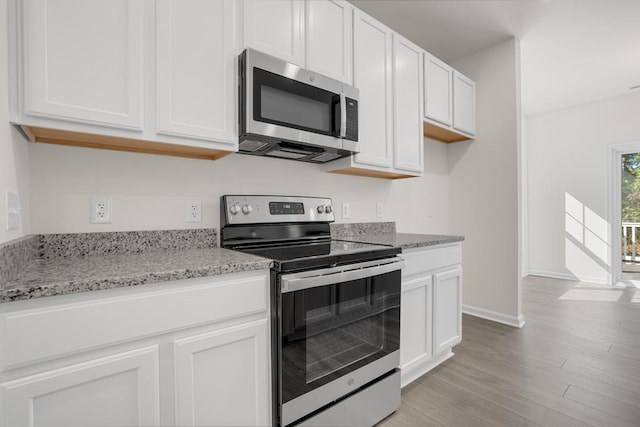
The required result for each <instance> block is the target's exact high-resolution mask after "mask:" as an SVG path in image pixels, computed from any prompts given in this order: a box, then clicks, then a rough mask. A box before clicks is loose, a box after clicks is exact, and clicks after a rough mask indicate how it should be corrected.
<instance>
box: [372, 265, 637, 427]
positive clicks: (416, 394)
mask: <svg viewBox="0 0 640 427" xmlns="http://www.w3.org/2000/svg"><path fill="white" fill-rule="evenodd" d="M522 303H523V314H524V317H525V320H526V322H527V324H526V325H525V326H524V328H522V329H517V328H513V327H509V326H505V325H502V324H499V323H494V322H490V321H487V320H483V319H479V318H476V317H472V316H466V315H465V316H463V324H462V325H463V327H462V343H461V344H459V345H458V346H456V347H455V348H454V353H455V356H454V357H453V358H452V359H449V360H448V361H447V362H445V363H444V364H442V365H441V366H439V367H437V368H435V369H434V370H432V371H431V372H429V373H427V374H426V375H424V376H423V377H421V378H419V379H418V380H416V381H415V382H413V383H411V384H410V385H408V386H407V387H405V388H404V389H403V390H402V406H401V408H400V410H398V411H397V412H396V413H395V414H392V415H391V416H390V417H388V418H387V419H385V420H383V421H382V422H381V423H379V424H378V426H379V427H400V426H431V425H434V426H437V425H445V426H483V425H486V426H525V425H545V426H578V425H592V426H607V427H610V426H640V289H637V290H635V289H629V288H627V289H620V288H611V287H606V286H603V285H593V284H586V283H577V282H570V281H563V280H556V279H547V278H542V277H533V276H531V277H527V278H525V279H524V283H523V290H522Z"/></svg>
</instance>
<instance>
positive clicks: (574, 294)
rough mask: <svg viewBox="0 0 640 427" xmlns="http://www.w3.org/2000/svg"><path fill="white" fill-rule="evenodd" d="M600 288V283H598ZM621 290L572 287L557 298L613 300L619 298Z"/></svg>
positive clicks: (566, 299) (568, 299)
mask: <svg viewBox="0 0 640 427" xmlns="http://www.w3.org/2000/svg"><path fill="white" fill-rule="evenodd" d="M599 287H600V288H602V285H599ZM622 293H623V291H621V290H616V289H591V288H577V287H576V288H574V289H569V290H568V291H567V292H565V293H564V294H563V295H562V296H561V297H560V298H558V299H559V300H565V301H600V302H615V301H618V300H619V299H620V297H621V296H622Z"/></svg>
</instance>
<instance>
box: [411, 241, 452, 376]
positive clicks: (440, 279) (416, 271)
mask: <svg viewBox="0 0 640 427" xmlns="http://www.w3.org/2000/svg"><path fill="white" fill-rule="evenodd" d="M402 257H403V258H404V259H405V260H406V262H407V266H406V267H405V268H404V269H403V271H402V295H401V303H400V307H401V319H400V326H401V329H400V368H401V371H402V374H401V376H402V380H401V381H402V386H403V387H404V386H405V385H407V384H409V383H410V382H412V381H414V380H415V379H417V378H419V377H420V376H422V375H424V374H425V373H426V372H428V371H429V370H431V369H433V368H434V367H436V366H437V365H439V364H440V363H442V362H444V361H445V360H447V359H448V358H450V357H451V356H453V353H452V351H451V349H452V347H453V346H454V345H456V344H458V343H460V341H461V339H462V304H461V299H462V245H461V243H453V244H447V245H439V246H432V247H428V248H418V249H409V250H406V251H404V252H403V253H402Z"/></svg>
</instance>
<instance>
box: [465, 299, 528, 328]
mask: <svg viewBox="0 0 640 427" xmlns="http://www.w3.org/2000/svg"><path fill="white" fill-rule="evenodd" d="M462 312H463V313H465V314H468V315H470V316H475V317H480V318H482V319H487V320H491V321H492V322H498V323H502V324H504V325H509V326H513V327H515V328H522V327H523V326H524V325H525V323H526V322H525V321H524V317H523V316H522V315H520V316H517V317H516V316H509V315H507V314H503V313H498V312H495V311H491V310H486V309H484V308H478V307H474V306H471V305H466V304H463V305H462Z"/></svg>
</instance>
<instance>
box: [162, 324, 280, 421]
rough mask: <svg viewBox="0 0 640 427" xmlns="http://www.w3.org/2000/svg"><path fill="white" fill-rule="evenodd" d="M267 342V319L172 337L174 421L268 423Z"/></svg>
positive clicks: (268, 370) (268, 373) (268, 364)
mask: <svg viewBox="0 0 640 427" xmlns="http://www.w3.org/2000/svg"><path fill="white" fill-rule="evenodd" d="M268 341H269V333H268V319H262V320H257V321H254V322H251V323H247V324H244V325H240V326H236V327H231V328H228V329H222V330H218V331H213V332H210V333H205V334H201V335H197V336H194V337H189V338H185V339H180V340H176V341H175V343H174V354H175V384H176V420H175V424H176V425H180V426H251V425H269V424H271V418H270V416H271V401H270V395H271V392H270V387H271V386H270V384H271V381H270V372H271V366H270V355H269V352H268V349H269V342H268Z"/></svg>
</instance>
